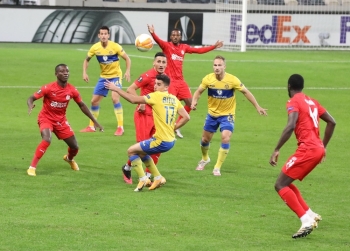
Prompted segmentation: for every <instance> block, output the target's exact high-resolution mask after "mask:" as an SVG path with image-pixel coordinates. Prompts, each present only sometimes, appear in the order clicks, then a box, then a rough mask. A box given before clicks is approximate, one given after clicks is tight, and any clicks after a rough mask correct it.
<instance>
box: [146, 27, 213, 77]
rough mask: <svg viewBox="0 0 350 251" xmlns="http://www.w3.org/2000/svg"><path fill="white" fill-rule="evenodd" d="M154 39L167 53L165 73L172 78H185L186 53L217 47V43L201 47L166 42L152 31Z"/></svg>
mask: <svg viewBox="0 0 350 251" xmlns="http://www.w3.org/2000/svg"><path fill="white" fill-rule="evenodd" d="M151 35H152V37H153V39H154V41H156V43H157V44H158V45H159V46H160V48H162V50H163V53H164V54H165V56H166V58H167V61H168V65H167V67H166V70H165V73H166V74H167V75H168V76H169V77H170V79H171V80H183V81H185V80H184V77H183V73H182V65H183V61H184V58H185V54H186V53H190V54H192V53H198V54H202V53H206V52H208V51H212V50H214V49H215V45H212V46H206V47H201V48H195V47H191V46H189V45H187V44H180V43H179V44H177V45H175V44H173V42H166V41H164V40H161V39H160V38H159V37H158V36H157V35H156V34H155V33H154V32H153V33H151Z"/></svg>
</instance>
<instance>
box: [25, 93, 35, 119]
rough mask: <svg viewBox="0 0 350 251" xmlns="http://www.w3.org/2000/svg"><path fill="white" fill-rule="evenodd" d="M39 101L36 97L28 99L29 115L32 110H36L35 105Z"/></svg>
mask: <svg viewBox="0 0 350 251" xmlns="http://www.w3.org/2000/svg"><path fill="white" fill-rule="evenodd" d="M35 100H37V98H35V97H34V95H32V96H30V97H29V98H28V99H27V105H28V115H30V114H31V113H32V110H33V109H34V107H35V105H34V101H35Z"/></svg>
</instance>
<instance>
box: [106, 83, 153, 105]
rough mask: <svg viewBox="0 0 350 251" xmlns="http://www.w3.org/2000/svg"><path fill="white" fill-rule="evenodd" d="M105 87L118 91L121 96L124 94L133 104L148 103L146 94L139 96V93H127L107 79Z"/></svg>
mask: <svg viewBox="0 0 350 251" xmlns="http://www.w3.org/2000/svg"><path fill="white" fill-rule="evenodd" d="M105 87H106V88H107V89H108V90H111V91H114V92H117V93H118V94H119V95H120V96H122V97H123V98H124V99H125V100H127V101H129V102H130V103H132V104H146V100H145V98H144V96H137V95H132V94H130V93H127V92H125V91H123V90H122V89H120V88H119V87H117V86H116V85H115V84H114V83H112V82H110V81H109V80H107V79H106V82H105Z"/></svg>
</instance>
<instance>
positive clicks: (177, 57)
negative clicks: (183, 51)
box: [171, 54, 184, 61]
mask: <svg viewBox="0 0 350 251" xmlns="http://www.w3.org/2000/svg"><path fill="white" fill-rule="evenodd" d="M171 59H172V60H175V61H184V58H183V57H180V56H179V55H176V54H171Z"/></svg>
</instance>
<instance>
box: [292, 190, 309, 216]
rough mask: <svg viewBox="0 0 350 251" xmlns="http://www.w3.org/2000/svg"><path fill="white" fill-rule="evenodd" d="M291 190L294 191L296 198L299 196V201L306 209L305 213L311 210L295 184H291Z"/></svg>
mask: <svg viewBox="0 0 350 251" xmlns="http://www.w3.org/2000/svg"><path fill="white" fill-rule="evenodd" d="M289 188H290V189H292V190H293V192H294V193H295V196H297V198H298V201H299V203H300V205H301V206H302V207H303V208H304V210H305V211H307V210H309V206H308V205H307V204H306V202H305V200H304V199H303V197H302V196H301V193H300V191H299V189H298V188H297V187H296V186H295V185H294V184H290V185H289Z"/></svg>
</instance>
